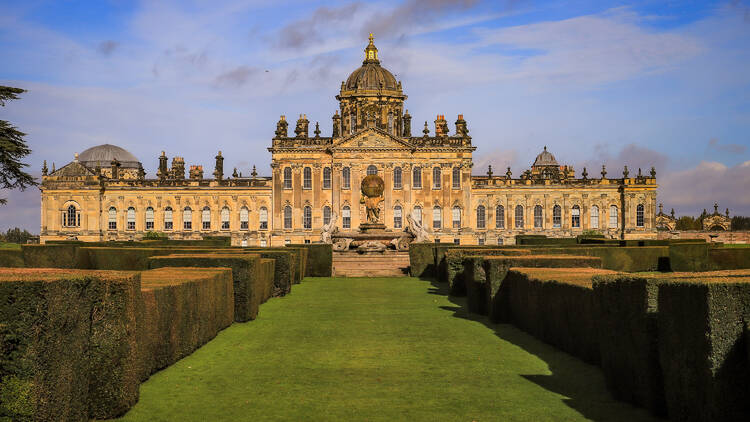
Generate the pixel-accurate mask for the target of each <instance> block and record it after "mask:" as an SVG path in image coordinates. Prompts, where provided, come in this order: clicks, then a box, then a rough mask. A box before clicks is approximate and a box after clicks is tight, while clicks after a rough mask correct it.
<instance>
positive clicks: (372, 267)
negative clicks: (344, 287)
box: [333, 251, 409, 277]
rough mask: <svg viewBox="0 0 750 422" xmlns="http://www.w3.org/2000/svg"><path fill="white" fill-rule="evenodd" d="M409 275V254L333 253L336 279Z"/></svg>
mask: <svg viewBox="0 0 750 422" xmlns="http://www.w3.org/2000/svg"><path fill="white" fill-rule="evenodd" d="M408 275H409V252H396V251H385V252H384V253H382V254H380V253H377V254H358V253H357V252H334V253H333V276H334V277H407V276H408Z"/></svg>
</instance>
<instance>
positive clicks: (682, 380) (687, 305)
mask: <svg viewBox="0 0 750 422" xmlns="http://www.w3.org/2000/svg"><path fill="white" fill-rule="evenodd" d="M658 300H659V304H658V306H659V324H658V330H659V357H660V363H661V367H662V370H663V373H664V387H665V392H666V401H667V407H668V410H669V416H670V418H672V419H674V420H696V421H747V420H748V415H750V360H749V359H748V352H747V349H748V338H747V337H746V330H747V324H748V321H750V278H745V279H742V278H720V279H710V278H709V279H694V280H687V279H681V280H677V281H675V282H673V283H663V284H661V285H660V286H659V299H658Z"/></svg>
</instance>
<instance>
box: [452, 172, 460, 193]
mask: <svg viewBox="0 0 750 422" xmlns="http://www.w3.org/2000/svg"><path fill="white" fill-rule="evenodd" d="M453 189H461V169H460V168H458V167H453Z"/></svg>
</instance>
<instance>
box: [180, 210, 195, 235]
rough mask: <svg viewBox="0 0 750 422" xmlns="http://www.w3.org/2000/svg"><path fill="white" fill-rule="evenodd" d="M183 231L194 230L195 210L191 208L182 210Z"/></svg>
mask: <svg viewBox="0 0 750 422" xmlns="http://www.w3.org/2000/svg"><path fill="white" fill-rule="evenodd" d="M182 229H183V230H193V210H192V209H190V207H185V209H184V210H182Z"/></svg>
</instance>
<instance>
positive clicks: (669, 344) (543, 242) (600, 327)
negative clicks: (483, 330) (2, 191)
mask: <svg viewBox="0 0 750 422" xmlns="http://www.w3.org/2000/svg"><path fill="white" fill-rule="evenodd" d="M409 254H410V258H411V272H412V276H415V277H422V278H429V279H434V280H437V281H439V282H445V283H448V286H449V289H448V290H449V292H450V294H451V295H453V296H466V307H467V310H469V311H470V312H474V313H477V314H482V315H487V316H488V320H489V322H490V323H511V324H513V325H515V326H517V327H518V328H520V329H522V330H524V331H526V332H528V333H529V334H531V335H533V336H535V337H537V338H538V339H540V340H542V341H544V342H546V343H548V344H550V345H552V346H554V347H557V348H559V349H561V350H563V351H565V352H567V353H569V354H571V355H573V356H576V357H578V358H580V359H582V360H584V361H586V362H589V363H591V364H594V365H598V366H600V367H601V369H602V372H603V374H604V378H605V380H606V383H607V386H608V388H609V390H610V391H611V392H612V394H613V396H614V397H616V398H617V399H619V400H623V401H626V402H629V403H632V404H634V405H637V406H640V407H643V408H646V409H648V410H649V411H650V412H651V413H652V414H654V415H656V416H659V417H666V418H669V419H671V420H680V421H683V420H685V421H720V420H721V421H747V420H750V248H727V247H724V246H723V245H721V244H717V243H710V244H709V243H705V242H703V241H685V240H682V241H675V242H671V241H664V240H662V241H654V240H641V241H637V240H628V241H619V240H607V239H603V238H586V237H579V238H570V239H547V238H545V237H543V236H519V237H518V238H517V241H516V245H514V246H482V247H468V246H453V245H445V244H442V245H441V244H428V243H422V244H413V245H412V247H411V249H410V252H409Z"/></svg>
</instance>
